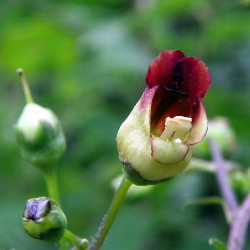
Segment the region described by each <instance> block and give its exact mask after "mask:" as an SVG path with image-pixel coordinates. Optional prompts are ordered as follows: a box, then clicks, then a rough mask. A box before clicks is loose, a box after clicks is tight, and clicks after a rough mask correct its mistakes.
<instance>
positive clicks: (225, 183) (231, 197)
mask: <svg viewBox="0 0 250 250" xmlns="http://www.w3.org/2000/svg"><path fill="white" fill-rule="evenodd" d="M210 147H211V153H212V157H213V159H214V161H215V164H216V166H217V168H216V178H217V182H218V185H219V188H220V192H221V195H222V197H223V199H224V200H225V202H226V204H227V206H228V208H229V210H230V214H231V217H232V218H233V217H234V215H235V213H236V212H237V210H238V204H237V200H236V198H235V194H234V192H233V190H232V188H231V186H230V184H229V180H228V176H227V171H226V166H225V161H224V159H223V157H222V154H221V152H220V149H219V146H218V144H217V143H216V141H214V140H210Z"/></svg>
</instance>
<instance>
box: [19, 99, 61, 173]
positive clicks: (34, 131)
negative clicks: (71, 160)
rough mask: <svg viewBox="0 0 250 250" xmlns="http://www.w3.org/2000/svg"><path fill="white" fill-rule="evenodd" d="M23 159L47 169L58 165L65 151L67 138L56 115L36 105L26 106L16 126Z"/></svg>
mask: <svg viewBox="0 0 250 250" xmlns="http://www.w3.org/2000/svg"><path fill="white" fill-rule="evenodd" d="M15 134H16V139H17V141H18V143H19V145H20V148H21V152H22V155H23V157H24V158H25V160H26V161H27V162H29V163H30V164H32V165H34V166H36V167H39V168H41V169H46V168H49V167H51V166H52V165H54V164H55V163H57V161H58V160H59V159H60V157H61V156H62V154H63V153H64V151H65V148H66V143H65V137H64V134H63V131H62V128H61V125H60V122H59V120H58V119H57V117H56V115H55V114H54V113H53V112H52V111H51V110H49V109H46V108H43V107H42V106H39V105H37V104H35V103H29V104H26V106H25V107H24V109H23V112H22V114H21V116H20V118H19V120H18V122H17V124H16V126H15Z"/></svg>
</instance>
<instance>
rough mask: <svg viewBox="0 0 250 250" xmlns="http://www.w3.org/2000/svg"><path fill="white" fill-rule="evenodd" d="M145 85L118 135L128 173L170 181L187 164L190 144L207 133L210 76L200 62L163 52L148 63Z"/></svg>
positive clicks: (139, 179) (140, 180) (143, 181)
mask: <svg viewBox="0 0 250 250" xmlns="http://www.w3.org/2000/svg"><path fill="white" fill-rule="evenodd" d="M146 83H147V86H148V87H147V88H146V90H145V91H144V93H143V95H142V97H141V98H140V100H139V101H138V103H137V104H136V105H135V107H134V109H133V110H132V112H131V113H130V115H129V116H128V118H127V119H126V120H125V121H124V122H123V124H122V125H121V127H120V129H119V131H118V135H117V145H118V151H119V157H120V160H121V162H122V163H123V169H124V172H125V174H126V175H127V177H128V178H129V179H130V180H131V181H132V182H133V183H134V184H137V185H147V184H155V183H158V182H162V181H165V180H168V179H170V178H172V177H174V176H176V175H177V174H179V173H180V172H182V171H183V170H184V169H185V168H186V167H187V165H188V163H189V161H190V158H191V154H192V152H191V146H192V145H194V144H196V143H198V142H200V141H201V140H202V139H203V138H204V136H205V134H206V131H207V116H206V112H205V109H204V105H203V102H202V98H203V97H204V95H205V93H206V91H207V89H208V87H209V85H210V83H211V78H210V74H209V71H208V69H207V67H206V65H205V64H204V63H203V62H202V61H200V60H198V59H196V58H194V57H186V56H185V55H184V54H183V53H182V52H181V51H178V50H175V51H168V50H165V51H163V52H161V53H160V55H159V56H158V57H157V58H156V59H155V60H154V61H153V62H152V63H151V65H150V66H149V68H148V72H147V75H146Z"/></svg>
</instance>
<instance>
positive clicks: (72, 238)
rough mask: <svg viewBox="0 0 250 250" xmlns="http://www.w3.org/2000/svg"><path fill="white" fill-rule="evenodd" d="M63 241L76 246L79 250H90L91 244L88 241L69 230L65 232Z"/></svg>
mask: <svg viewBox="0 0 250 250" xmlns="http://www.w3.org/2000/svg"><path fill="white" fill-rule="evenodd" d="M63 239H65V240H67V241H69V242H71V243H72V244H73V245H74V246H76V247H77V248H78V249H79V250H86V249H87V248H88V245H89V242H88V240H86V239H81V238H80V237H78V236H76V235H74V234H73V233H72V232H70V231H69V230H66V231H65V234H64V236H63Z"/></svg>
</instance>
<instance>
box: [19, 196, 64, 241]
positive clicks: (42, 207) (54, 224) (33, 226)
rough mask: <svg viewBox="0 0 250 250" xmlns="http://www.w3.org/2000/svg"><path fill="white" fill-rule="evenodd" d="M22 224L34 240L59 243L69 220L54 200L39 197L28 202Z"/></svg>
mask: <svg viewBox="0 0 250 250" xmlns="http://www.w3.org/2000/svg"><path fill="white" fill-rule="evenodd" d="M22 223H23V227H24V230H25V232H26V233H27V234H28V235H30V236H31V237H32V238H35V239H40V240H45V241H50V242H57V241H59V240H60V239H61V238H62V236H63V235H64V232H65V229H66V226H67V219H66V217H65V215H64V213H63V211H62V209H61V208H60V206H59V205H58V204H57V203H56V202H55V201H54V200H51V199H49V198H46V197H39V198H34V199H29V200H28V201H27V203H26V207H25V210H24V215H23V221H22Z"/></svg>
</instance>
